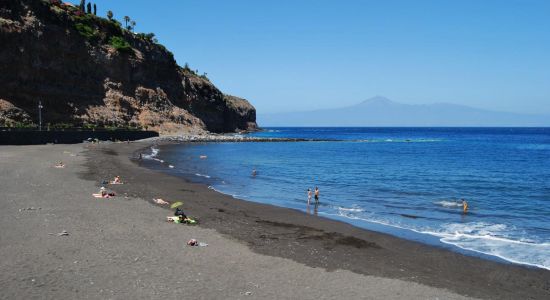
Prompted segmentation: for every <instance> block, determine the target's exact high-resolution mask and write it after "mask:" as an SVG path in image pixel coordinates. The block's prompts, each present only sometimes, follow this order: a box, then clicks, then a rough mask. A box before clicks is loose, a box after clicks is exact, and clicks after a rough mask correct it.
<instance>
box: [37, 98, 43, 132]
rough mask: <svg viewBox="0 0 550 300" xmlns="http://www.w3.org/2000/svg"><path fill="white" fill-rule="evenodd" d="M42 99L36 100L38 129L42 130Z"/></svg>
mask: <svg viewBox="0 0 550 300" xmlns="http://www.w3.org/2000/svg"><path fill="white" fill-rule="evenodd" d="M43 107H44V106H42V101H40V100H38V130H39V131H42V108H43Z"/></svg>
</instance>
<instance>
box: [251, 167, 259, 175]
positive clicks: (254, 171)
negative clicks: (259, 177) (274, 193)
mask: <svg viewBox="0 0 550 300" xmlns="http://www.w3.org/2000/svg"><path fill="white" fill-rule="evenodd" d="M256 174H258V172H256V168H254V169H252V177H256Z"/></svg>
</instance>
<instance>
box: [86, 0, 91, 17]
mask: <svg viewBox="0 0 550 300" xmlns="http://www.w3.org/2000/svg"><path fill="white" fill-rule="evenodd" d="M87 13H88V14H90V15H91V14H92V3H90V2H88V5H87Z"/></svg>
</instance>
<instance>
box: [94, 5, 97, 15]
mask: <svg viewBox="0 0 550 300" xmlns="http://www.w3.org/2000/svg"><path fill="white" fill-rule="evenodd" d="M94 16H97V6H95V3H94Z"/></svg>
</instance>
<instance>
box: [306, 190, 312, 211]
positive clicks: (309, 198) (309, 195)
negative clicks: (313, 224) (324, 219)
mask: <svg viewBox="0 0 550 300" xmlns="http://www.w3.org/2000/svg"><path fill="white" fill-rule="evenodd" d="M312 194H313V192H311V189H307V206H308V207H309V203H310V202H311V195H312Z"/></svg>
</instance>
